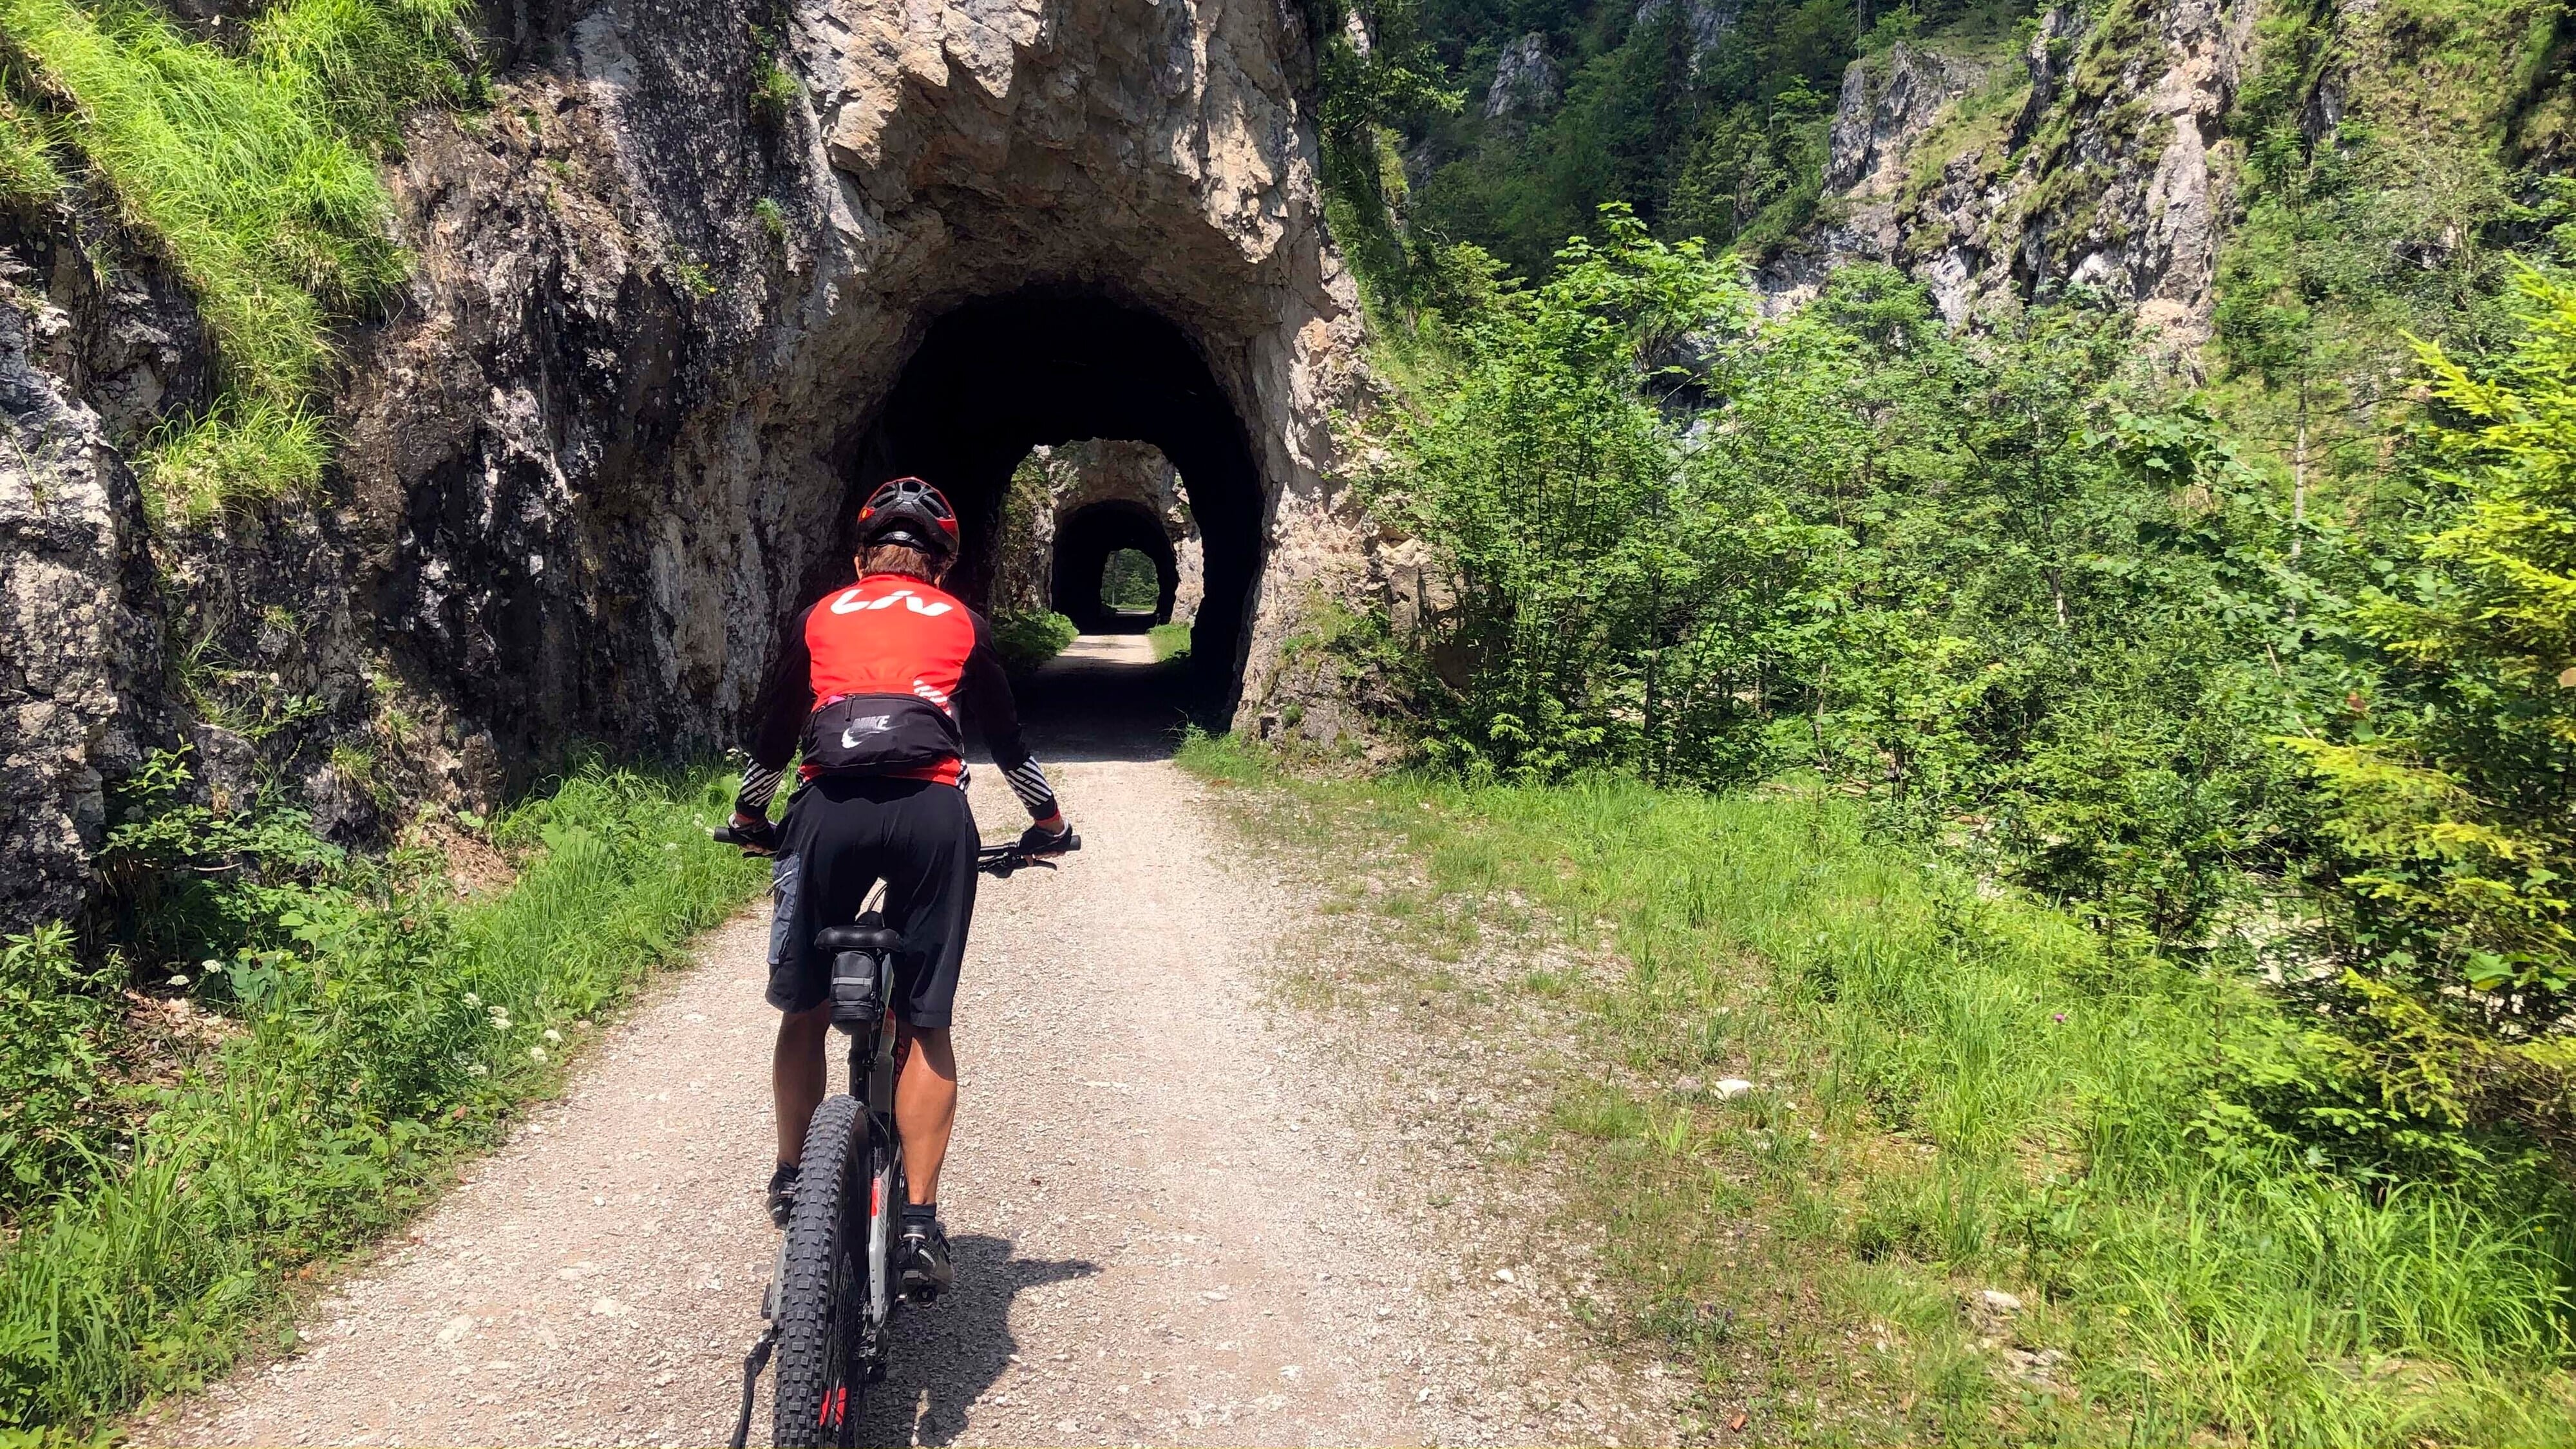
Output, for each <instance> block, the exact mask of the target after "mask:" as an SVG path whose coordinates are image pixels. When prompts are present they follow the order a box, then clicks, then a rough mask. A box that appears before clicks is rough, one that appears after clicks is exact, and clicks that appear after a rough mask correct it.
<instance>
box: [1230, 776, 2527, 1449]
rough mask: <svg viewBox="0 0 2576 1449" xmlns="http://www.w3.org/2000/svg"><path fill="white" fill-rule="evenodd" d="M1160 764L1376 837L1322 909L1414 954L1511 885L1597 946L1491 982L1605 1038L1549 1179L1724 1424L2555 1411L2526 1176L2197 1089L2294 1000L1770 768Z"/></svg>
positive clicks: (1462, 925) (2256, 1062)
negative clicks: (2353, 1158) (1559, 963)
mask: <svg viewBox="0 0 2576 1449" xmlns="http://www.w3.org/2000/svg"><path fill="white" fill-rule="evenodd" d="M1182 762H1183V764H1184V765H1186V766H1188V767H1190V768H1192V769H1194V770H1196V771H1198V772H1200V773H1201V774H1203V775H1208V776H1212V777H1218V778H1224V779H1229V780H1232V781H1234V782H1236V783H1238V784H1243V785H1248V786H1254V787H1256V788H1254V789H1250V790H1247V791H1246V792H1245V793H1244V794H1243V795H1242V796H1240V797H1237V798H1239V799H1240V800H1242V801H1243V802H1244V803H1243V806H1242V808H1244V809H1245V810H1247V811H1249V812H1252V813H1253V814H1255V815H1256V816H1258V817H1259V818H1260V819H1261V820H1262V822H1263V823H1264V825H1265V827H1266V829H1268V830H1269V831H1270V832H1272V833H1273V834H1274V835H1275V836H1276V837H1277V838H1287V839H1298V838H1303V839H1306V840H1308V841H1310V842H1312V843H1313V844H1315V845H1317V846H1319V847H1322V846H1332V847H1336V848H1337V849H1336V856H1335V858H1336V859H1342V860H1350V859H1357V858H1360V857H1361V856H1364V855H1365V854H1366V853H1367V849H1368V848H1375V847H1381V846H1386V845H1390V844H1391V845H1393V846H1395V847H1396V848H1397V849H1398V851H1399V853H1401V854H1402V855H1404V856H1406V857H1407V858H1409V859H1411V860H1413V861H1415V862H1417V865H1418V878H1419V879H1420V880H1421V881H1422V882H1425V883H1423V884H1418V885H1415V884H1408V883H1407V882H1406V881H1404V880H1392V881H1380V882H1378V883H1377V886H1376V887H1374V888H1372V889H1370V890H1369V891H1367V892H1366V893H1357V889H1356V887H1355V888H1354V892H1355V893H1354V894H1353V896H1352V899H1351V900H1349V901H1346V902H1341V903H1339V908H1345V909H1347V908H1351V907H1359V908H1363V909H1375V910H1377V911H1378V912H1380V913H1382V914H1384V915H1386V916H1388V917H1389V918H1390V919H1392V920H1394V921H1396V922H1397V923H1398V924H1399V926H1400V927H1401V928H1402V930H1405V931H1411V932H1414V933H1416V934H1417V935H1420V936H1421V939H1420V940H1418V941H1416V942H1415V944H1416V945H1418V946H1420V947H1421V948H1422V949H1423V952H1424V954H1425V955H1426V956H1433V957H1437V956H1441V955H1447V956H1450V957H1452V958H1454V957H1455V956H1456V955H1457V951H1458V948H1459V947H1460V945H1461V944H1462V943H1460V942H1458V941H1454V940H1441V939H1436V938H1438V937H1439V936H1441V934H1442V933H1443V932H1451V933H1455V932H1458V931H1462V930H1463V931H1465V932H1468V933H1471V934H1472V933H1475V932H1477V931H1478V930H1480V929H1481V930H1483V931H1484V932H1485V933H1486V940H1487V944H1488V946H1489V947H1491V946H1492V945H1493V944H1494V943H1496V942H1497V941H1501V940H1503V939H1504V938H1503V937H1502V936H1501V935H1500V934H1498V933H1499V932H1500V931H1501V930H1502V929H1505V928H1508V927H1509V926H1511V925H1512V923H1513V918H1514V917H1515V916H1516V915H1518V916H1520V917H1521V918H1522V920H1521V924H1522V925H1523V926H1524V927H1527V928H1530V929H1536V930H1538V931H1540V932H1542V933H1545V934H1548V935H1553V936H1556V937H1558V938H1559V939H1572V940H1574V941H1575V942H1576V943H1577V944H1582V945H1590V944H1594V943H1598V944H1600V945H1603V946H1605V947H1609V948H1612V949H1613V950H1614V951H1615V954H1616V956H1617V957H1618V958H1619V959H1620V960H1621V961H1622V962H1624V963H1625V964H1624V971H1623V972H1622V973H1621V975H1620V979H1617V980H1616V981H1615V983H1613V984H1609V985H1594V984H1587V983H1585V982H1583V981H1580V980H1573V979H1568V978H1567V976H1566V975H1565V974H1564V973H1561V972H1560V973H1554V974H1551V973H1548V972H1545V971H1532V972H1530V973H1528V974H1527V975H1526V977H1524V978H1520V979H1516V980H1512V981H1511V982H1510V984H1508V985H1506V986H1504V987H1502V988H1499V989H1506V990H1521V991H1532V992H1541V993H1545V994H1548V995H1551V996H1556V997H1559V998H1561V999H1563V1000H1564V1001H1565V1002H1566V1003H1567V1004H1568V1005H1569V1006H1570V1007H1571V1009H1572V1010H1573V1011H1574V1013H1575V1016H1576V1018H1577V1020H1578V1021H1579V1022H1580V1023H1581V1024H1582V1025H1581V1027H1580V1030H1581V1032H1582V1034H1583V1035H1584V1036H1585V1038H1586V1040H1584V1041H1582V1042H1579V1043H1577V1045H1578V1047H1579V1048H1583V1049H1588V1050H1590V1051H1591V1052H1593V1053H1596V1054H1598V1055H1599V1056H1600V1057H1602V1058H1603V1059H1604V1060H1605V1061H1607V1062H1608V1063H1611V1064H1612V1069H1611V1070H1609V1071H1606V1072H1605V1073H1603V1074H1602V1076H1603V1079H1606V1080H1602V1079H1596V1080H1589V1081H1587V1080H1575V1081H1569V1082H1567V1083H1566V1084H1564V1085H1563V1086H1562V1087H1560V1088H1559V1089H1558V1100H1557V1103H1556V1106H1555V1114H1554V1115H1555V1120H1556V1122H1557V1124H1558V1132H1557V1150H1558V1151H1559V1152H1560V1153H1562V1154H1564V1155H1565V1156H1567V1157H1568V1159H1569V1171H1568V1172H1567V1173H1566V1178H1567V1181H1568V1183H1569V1184H1570V1192H1571V1198H1570V1207H1569V1212H1570V1213H1571V1214H1573V1215H1575V1216H1576V1217H1577V1218H1579V1220H1580V1222H1581V1227H1580V1231H1581V1232H1582V1233H1583V1234H1584V1235H1585V1236H1586V1237H1590V1236H1593V1235H1596V1234H1597V1235H1599V1236H1600V1237H1601V1238H1602V1240H1603V1241H1604V1244H1605V1249H1606V1251H1607V1253H1608V1254H1609V1256H1610V1260H1611V1266H1612V1267H1613V1268H1614V1270H1615V1273H1614V1276H1615V1277H1617V1278H1619V1279H1623V1280H1624V1281H1625V1282H1626V1283H1627V1284H1628V1285H1629V1288H1630V1300H1629V1308H1630V1309H1631V1310H1632V1315H1631V1320H1630V1321H1631V1326H1632V1327H1635V1328H1638V1329H1641V1330H1644V1331H1648V1332H1651V1333H1653V1334H1655V1335H1657V1336H1658V1337H1659V1339H1660V1341H1661V1342H1662V1343H1663V1344H1664V1346H1665V1347H1666V1348H1668V1349H1669V1350H1670V1351H1671V1352H1673V1353H1674V1354H1675V1355H1676V1356H1678V1357H1679V1358H1681V1359H1683V1360H1685V1361H1687V1362H1689V1363H1692V1364H1694V1365H1696V1366H1697V1368H1698V1369H1699V1371H1700V1374H1701V1379H1702V1385H1703V1389H1702V1395H1703V1400H1704V1402H1703V1405H1702V1407H1703V1408H1704V1409H1707V1410H1709V1411H1712V1412H1713V1413H1714V1416H1715V1418H1716V1420H1717V1421H1718V1422H1720V1423H1725V1422H1728V1421H1729V1420H1730V1419H1731V1418H1732V1416H1733V1414H1734V1413H1736V1412H1743V1413H1744V1414H1745V1415H1746V1416H1747V1420H1746V1427H1745V1428H1744V1429H1743V1430H1742V1435H1743V1437H1744V1438H1746V1439H1748V1440H1752V1441H1756V1442H1760V1441H1776V1440H1793V1439H1833V1440H1851V1439H1866V1438H1886V1439H1920V1438H1926V1437H1932V1438H1939V1439H1944V1440H1968V1441H1972V1442H1977V1441H1992V1440H1999V1439H2012V1440H2023V1441H2039V1442H2079V1443H2106V1442H2118V1441H2123V1440H2127V1441H2143V1442H2170V1443H2179V1442H2186V1441H2193V1442H2198V1441H2222V1442H2238V1441H2241V1442H2261V1443H2311V1444H2359V1443H2401V1442H2405V1443H2413V1442H2428V1441H2450V1442H2464V1443H2465V1442H2480V1443H2567V1442H2570V1441H2571V1440H2576V1392H2571V1389H2572V1388H2576V1379H2571V1376H2570V1373H2569V1368H2570V1365H2571V1363H2576V1340H2571V1333H2570V1326H2571V1325H2570V1311H2571V1299H2570V1283H2571V1279H2576V1273H2571V1260H2572V1259H2576V1253H2572V1252H2571V1244H2570V1236H2569V1219H2568V1217H2567V1213H2566V1208H2567V1198H2566V1196H2565V1193H2564V1191H2563V1189H2561V1188H2560V1187H2558V1186H2557V1185H2555V1183H2554V1182H2553V1181H2552V1180H2551V1179H2550V1178H2549V1177H2548V1176H2547V1175H2546V1174H2545V1173H2544V1172H2542V1171H2540V1170H2539V1169H2537V1168H2536V1167H2532V1166H2527V1165H2519V1164H2498V1165H2496V1166H2495V1168H2494V1170H2493V1171H2491V1172H2488V1173H2485V1174H2482V1175H2479V1176H2475V1177H2469V1176H2465V1175H2464V1176H2462V1177H2460V1178H2459V1179H2457V1180H2453V1181H2443V1182H2437V1181H2430V1180H2410V1181H2390V1180H2385V1179H2382V1180H2376V1181H2358V1180H2354V1179H2351V1178H2346V1177H2338V1176H2334V1175H2331V1174H2329V1173H2326V1172H2323V1171H2319V1170H2316V1169H2314V1168H2312V1167H2310V1166H2309V1165H2308V1164H2306V1163H2305V1162H2302V1161H2296V1160H2282V1159H2281V1158H2279V1157H2277V1156H2274V1155H2271V1154H2269V1153H2267V1152H2266V1151H2264V1150H2263V1149H2262V1148H2261V1147H2260V1146H2259V1145H2258V1144H2257V1143H2256V1142H2255V1141H2253V1140H2250V1139H2249V1138H2248V1137H2247V1136H2246V1135H2245V1134H2244V1133H2242V1132H2241V1131H2239V1130H2238V1129H2237V1124H2238V1122H2239V1118H2238V1116H2237V1109H2236V1106H2235V1103H2234V1098H2233V1094H2234V1093H2235V1092H2236V1091H2237V1090H2238V1088H2239V1087H2240V1086H2241V1084H2242V1083H2243V1082H2244V1081H2245V1080H2247V1079H2248V1078H2249V1076H2259V1073H2260V1072H2261V1071H2262V1070H2263V1069H2265V1068H2266V1067H2267V1065H2268V1066H2277V1065H2278V1064H2280V1063H2281V1062H2283V1061H2285V1060H2289V1059H2290V1058H2291V1054H2292V1049H2293V1048H2294V1046H2295V1041H2296V1037H2297V1025H2296V1023H2295V1022H2292V1021H2290V1020H2287V1019H2285V1018H2284V1016H2283V1015H2282V1013H2281V1012H2280V1010H2279V1009H2278V1008H2277V1007H2276V1006H2275V1005H2274V1004H2273V1003H2272V1002H2271V1001H2270V1000H2269V999H2268V998H2266V997H2265V996H2264V995H2262V994H2261V993H2259V992H2258V991H2257V990H2256V989H2254V988H2253V987H2252V986H2250V985H2248V984H2246V983H2244V982H2242V981H2240V980H2236V979H2233V978H2230V977H2227V976H2224V975H2220V976H2217V977H2215V978H2213V977H2212V976H2208V975H2203V974H2198V973H2195V972H2192V971H2189V970H2186V969H2184V968H2182V967H2180V966H2177V965H2175V964H2173V963H2170V962H2167V961H2163V960H2160V959H2157V958H2154V957H2150V956H2119V957H2114V956H2113V955H2111V954H2109V953H2107V952H2106V950H2105V948H2104V946H2103V944H2102V942H2101V941H2100V940H2099V939H2098V938H2097V937H2095V936H2094V935H2092V934H2091V933H2089V932H2087V931H2086V930H2084V929H2082V928H2081V927H2080V926H2078V925H2077V924H2076V923H2074V922H2073V921H2071V920H2070V919H2068V918H2066V917H2064V916H2062V915H2060V914H2058V913H2056V912H2054V911H2052V910H2049V909H2048V908H2046V907H2045V906H2043V905H2040V904H2038V903H2035V902H2032V901H2029V900H2026V899H2023V898H2020V897H2018V896H2016V895H2013V894H2009V893H1998V892H1996V891H1994V890H1993V889H1992V888H1991V887H1981V885H1980V883H1979V882H1977V881H1976V880H1973V879H1970V878H1968V877H1966V876H1964V875H1962V874H1960V873H1958V872H1956V871H1954V870H1953V869H1951V868H1949V867H1948V866H1946V865H1941V864H1937V863H1932V862H1928V861H1926V860H1925V859H1923V858H1921V857H1919V856H1918V855H1916V854H1914V853H1911V852H1909V851H1906V850H1902V849H1897V848H1891V847H1888V846H1885V845H1882V844H1878V843H1874V842H1873V841H1872V840H1870V839H1869V838H1868V837H1867V835H1866V834H1865V832H1864V830H1863V820H1862V816H1861V812H1860V810H1859V809H1858V808H1857V807H1856V805H1855V804H1854V803H1853V802H1850V801H1847V800H1843V799H1840V798H1837V797H1833V796H1830V795H1827V794H1823V793H1819V792H1816V791H1812V790H1807V789H1804V788H1798V787H1787V786H1784V787H1774V788H1773V789H1770V790H1767V791H1763V792H1758V793H1753V794H1744V795H1734V796H1724V797H1719V796H1709V795H1703V794H1698V793H1691V792H1680V791H1657V790H1654V789H1651V788H1648V787H1645V786H1643V785H1639V784H1636V783H1633V782H1629V781H1624V780H1617V779H1606V778H1605V779H1593V780H1586V781H1580V782H1577V783H1574V784H1570V785H1565V786H1560V787H1553V788H1539V787H1528V788H1521V787H1488V788H1468V787H1464V786H1461V785H1459V784H1456V783H1454V782H1450V781H1446V780H1440V779H1433V778H1424V777H1419V776H1391V777H1380V778H1373V779H1367V780H1360V781H1340V782H1318V781H1309V780H1300V779H1294V778H1288V777H1284V776H1282V775H1280V774H1279V773H1278V772H1277V771H1276V770H1275V769H1273V768H1272V767H1271V766H1270V765H1269V764H1268V763H1267V762H1266V761H1265V760H1263V759H1262V758H1260V757H1258V756H1256V755H1255V754H1253V753H1252V752H1251V751H1249V750H1247V749H1245V748H1243V747H1241V746H1237V745H1234V744H1232V743H1231V742H1229V741H1226V740H1221V739H1220V740H1210V739H1206V738H1199V739H1194V740H1193V741H1192V742H1191V743H1190V744H1189V745H1188V747H1187V748H1186V749H1185V750H1184V752H1183V755H1182ZM1460 902H1466V903H1469V905H1468V908H1466V909H1452V908H1444V907H1454V906H1456V905H1457V904H1458V903H1460ZM1514 902H1526V903H1527V905H1526V908H1525V909H1519V908H1516V907H1515V906H1514V904H1513V903H1514ZM1335 908H1336V906H1335V904H1334V903H1327V905H1326V909H1328V910H1330V909H1335ZM1480 922H1481V926H1480V924H1479V923H1480ZM1605 936H1606V939H1605ZM1504 975H1505V977H1506V978H1508V977H1509V976H1510V973H1508V972H1506V973H1504ZM1729 1078H1735V1079H1741V1080H1744V1081H1749V1082H1750V1083H1752V1084H1753V1085H1752V1086H1751V1088H1750V1090H1739V1091H1733V1092H1726V1091H1721V1090H1720V1089H1719V1088H1718V1086H1717V1085H1716V1084H1717V1083H1719V1082H1720V1081H1723V1080H1726V1079H1729ZM1989 1289H1991V1290H1994V1291H1996V1292H1998V1293H2006V1294H2009V1295H2011V1297H2012V1298H2014V1299H2018V1300H2019V1303H2020V1304H2021V1307H2020V1308H2019V1310H2018V1311H2010V1310H2009V1309H2005V1308H1998V1307H1996V1306H1994V1304H1993V1303H1992V1302H1990V1300H1988V1299H1986V1298H1985V1296H1984V1295H1985V1293H1986V1291H1987V1290H1989Z"/></svg>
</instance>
